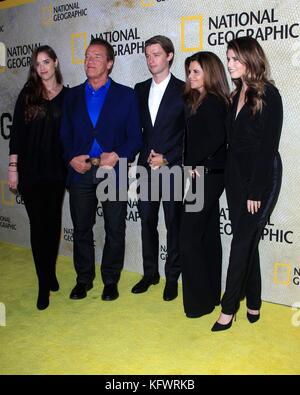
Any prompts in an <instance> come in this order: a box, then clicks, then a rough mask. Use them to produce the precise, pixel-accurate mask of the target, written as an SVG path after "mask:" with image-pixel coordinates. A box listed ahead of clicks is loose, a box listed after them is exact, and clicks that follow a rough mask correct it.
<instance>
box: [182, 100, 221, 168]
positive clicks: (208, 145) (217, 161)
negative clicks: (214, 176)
mask: <svg viewBox="0 0 300 395" xmlns="http://www.w3.org/2000/svg"><path fill="white" fill-rule="evenodd" d="M186 113H188V111H186ZM226 115H227V108H226V104H225V102H224V101H222V100H221V99H219V98H217V96H215V95H212V94H209V95H207V96H206V97H205V99H204V100H203V102H202V103H201V105H200V106H199V107H198V108H197V111H196V113H195V114H192V115H189V116H188V115H187V120H186V135H185V155H184V164H185V165H186V166H192V167H193V168H194V167H196V166H206V167H209V168H212V169H223V168H224V167H225V159H226V127H225V122H226Z"/></svg>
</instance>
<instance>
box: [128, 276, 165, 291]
mask: <svg viewBox="0 0 300 395" xmlns="http://www.w3.org/2000/svg"><path fill="white" fill-rule="evenodd" d="M158 283H159V276H153V277H145V276H144V277H143V278H142V279H141V280H140V281H139V282H138V283H137V284H135V286H134V287H133V288H132V290H131V292H132V293H133V294H141V293H144V292H146V291H148V288H149V287H150V286H151V285H155V284H158Z"/></svg>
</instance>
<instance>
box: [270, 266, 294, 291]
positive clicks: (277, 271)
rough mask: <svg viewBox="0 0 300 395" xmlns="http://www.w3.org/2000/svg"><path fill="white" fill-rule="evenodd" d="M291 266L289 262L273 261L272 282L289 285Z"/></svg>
mask: <svg viewBox="0 0 300 395" xmlns="http://www.w3.org/2000/svg"><path fill="white" fill-rule="evenodd" d="M291 273H292V268H291V265H290V264H289V263H280V262H275V263H274V284H276V285H290V283H291Z"/></svg>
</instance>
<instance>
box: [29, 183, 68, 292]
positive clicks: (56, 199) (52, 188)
mask: <svg viewBox="0 0 300 395" xmlns="http://www.w3.org/2000/svg"><path fill="white" fill-rule="evenodd" d="M64 193H65V186H64V184H63V183H59V182H40V183H39V184H36V185H34V186H32V187H27V188H26V189H24V190H23V191H22V198H23V200H24V204H25V208H26V211H27V214H28V217H29V222H30V243H31V249H32V255H33V259H34V264H35V269H36V274H37V277H38V282H39V288H40V290H41V291H43V292H48V291H49V289H50V283H51V281H52V280H54V279H55V277H56V276H55V265H56V259H57V255H58V249H59V242H60V234H61V217H62V203H63V199H64Z"/></svg>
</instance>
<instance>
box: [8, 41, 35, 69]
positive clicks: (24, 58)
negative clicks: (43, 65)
mask: <svg viewBox="0 0 300 395" xmlns="http://www.w3.org/2000/svg"><path fill="white" fill-rule="evenodd" d="M40 46H41V44H40V43H30V44H21V45H17V46H15V47H7V68H9V69H20V68H23V67H26V68H27V67H29V66H30V62H31V55H32V52H33V51H34V50H35V48H37V47H40Z"/></svg>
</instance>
